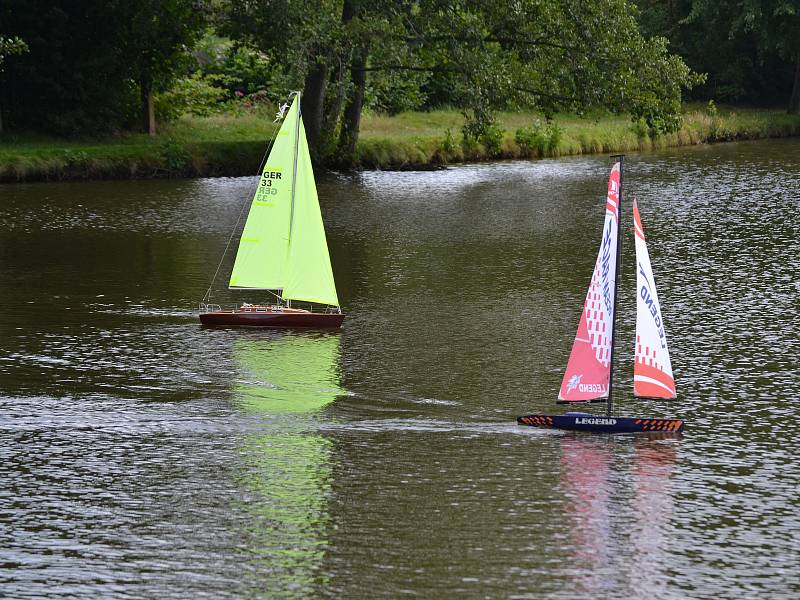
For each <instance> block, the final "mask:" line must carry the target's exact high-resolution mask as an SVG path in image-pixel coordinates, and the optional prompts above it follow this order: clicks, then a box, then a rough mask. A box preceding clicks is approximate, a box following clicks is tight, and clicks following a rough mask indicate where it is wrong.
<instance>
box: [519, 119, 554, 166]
mask: <svg viewBox="0 0 800 600" xmlns="http://www.w3.org/2000/svg"><path fill="white" fill-rule="evenodd" d="M563 137H564V130H563V129H562V128H561V127H559V126H558V124H557V123H556V122H555V121H550V122H548V123H546V124H544V125H543V124H542V122H541V121H540V120H539V119H536V120H535V121H534V122H533V124H532V125H531V126H530V127H520V128H519V129H517V132H516V134H515V135H514V141H516V142H517V145H518V146H519V147H520V150H521V151H522V154H523V156H528V157H542V156H552V155H554V154H557V153H558V145H559V144H560V143H561V140H562V138H563Z"/></svg>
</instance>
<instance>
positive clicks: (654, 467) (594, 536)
mask: <svg viewBox="0 0 800 600" xmlns="http://www.w3.org/2000/svg"><path fill="white" fill-rule="evenodd" d="M680 439H681V438H680V437H679V436H668V435H663V436H660V437H657V434H656V435H655V436H652V437H647V436H631V437H630V438H629V439H628V440H626V441H624V442H622V443H620V442H619V441H618V440H615V439H613V438H611V437H609V436H586V435H574V434H565V435H564V436H563V437H561V481H560V486H561V488H562V489H563V491H564V497H565V506H566V508H567V510H566V511H565V513H566V514H565V516H566V519H565V523H564V525H565V527H566V528H567V530H568V531H569V535H570V538H571V540H572V547H573V548H574V554H573V556H572V557H571V559H570V561H569V563H568V564H569V565H570V567H571V570H570V571H568V572H567V573H566V575H567V577H568V578H569V581H570V585H571V587H570V591H571V593H573V594H576V595H585V596H612V595H620V594H621V593H624V595H627V596H629V597H637V596H640V595H642V596H644V597H648V596H649V595H650V594H651V593H652V592H653V591H654V590H658V589H659V586H660V585H663V582H664V581H665V579H666V578H668V573H666V572H665V571H664V562H665V558H666V557H667V556H668V554H669V551H670V549H669V548H668V547H665V538H666V534H665V532H666V530H667V529H668V528H669V525H668V524H669V522H670V520H671V519H672V517H673V515H672V512H673V500H672V494H673V492H672V489H671V477H672V472H673V469H674V467H675V462H676V460H677V444H678V443H679V440H680Z"/></svg>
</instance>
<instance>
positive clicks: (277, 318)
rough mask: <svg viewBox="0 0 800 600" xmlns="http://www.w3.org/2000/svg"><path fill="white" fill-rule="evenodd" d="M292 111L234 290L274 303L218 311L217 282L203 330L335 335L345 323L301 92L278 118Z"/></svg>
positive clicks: (270, 163) (236, 267)
mask: <svg viewBox="0 0 800 600" xmlns="http://www.w3.org/2000/svg"><path fill="white" fill-rule="evenodd" d="M286 108H288V109H289V110H288V113H286V117H285V118H284V120H283V123H282V125H281V127H280V129H279V130H278V132H277V134H276V136H275V141H274V143H273V144H272V149H271V150H270V153H269V155H268V157H267V160H266V161H265V163H264V168H263V170H262V173H261V178H260V180H259V182H258V187H257V188H256V192H255V195H254V196H253V200H252V202H251V204H250V211H249V213H248V215H247V221H246V222H245V225H244V229H243V230H242V234H241V237H240V238H239V247H238V250H237V253H236V259H235V261H234V264H233V270H232V272H231V276H230V282H229V288H230V289H234V290H243V291H249V292H251V293H254V292H259V293H262V294H264V295H270V296H271V297H272V301H271V302H259V303H243V304H241V305H235V306H232V307H222V306H220V305H219V304H212V303H211V289H212V287H213V281H212V285H211V287H209V289H208V292H206V296H205V297H204V298H203V302H202V303H201V304H200V322H201V323H202V324H203V325H206V326H212V327H213V326H216V327H235V326H247V327H313V328H331V327H333V328H335V327H339V326H341V324H342V321H343V320H344V317H345V315H344V314H342V310H341V308H340V306H339V298H338V296H337V294H336V284H335V283H334V279H333V270H332V269H331V259H330V255H329V253H328V243H327V240H326V238H325V227H324V225H323V223H322V214H321V213H320V208H319V200H318V198H317V187H316V184H315V182H314V172H313V169H312V166H311V156H310V154H309V149H308V142H307V140H306V133H305V128H304V127H303V116H302V114H301V112H300V93H299V92H296V93H294V94H293V99H292V101H291V105H290V106H289V105H288V103H287V104H286V105H284V107H283V110H282V111H281V112H279V113H278V118H282V116H283V113H284V112H285V111H286ZM224 258H225V257H224V255H223V260H224ZM218 270H219V269H218ZM292 302H295V305H294V306H293V305H292ZM298 302H301V303H302V304H300V305H298V304H297V303H298Z"/></svg>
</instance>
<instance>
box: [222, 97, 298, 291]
mask: <svg viewBox="0 0 800 600" xmlns="http://www.w3.org/2000/svg"><path fill="white" fill-rule="evenodd" d="M298 110H300V106H299V102H298V100H297V97H295V100H294V102H293V103H292V107H291V108H290V109H289V113H288V114H287V115H286V118H285V119H284V121H283V125H281V128H280V131H278V134H277V135H276V136H275V142H274V144H273V145H272V150H271V151H270V153H269V156H268V157H267V161H266V163H265V164H264V170H263V171H262V173H261V179H260V181H259V182H258V189H257V190H256V193H255V195H254V196H253V202H252V204H251V205H250V212H249V214H248V215H247V221H246V222H245V225H244V229H243V230H242V236H241V239H240V240H239V251H238V252H237V253H236V261H235V262H234V264H233V271H232V272H231V280H230V284H229V285H230V287H232V288H251V289H264V290H280V289H283V286H284V285H285V283H286V255H287V250H288V248H289V221H290V219H291V210H292V171H293V168H294V156H295V146H296V145H297V144H296V139H297V127H296V123H297V116H298V115H297V111H298Z"/></svg>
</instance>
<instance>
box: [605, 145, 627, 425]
mask: <svg viewBox="0 0 800 600" xmlns="http://www.w3.org/2000/svg"><path fill="white" fill-rule="evenodd" d="M611 158H617V159H619V193H618V196H617V257H616V264H615V266H614V278H615V279H616V281H615V282H614V310H613V311H612V314H611V353H610V354H609V357H608V359H609V369H608V408H607V410H606V414H607V415H608V416H611V412H612V410H613V408H614V341H615V338H616V336H617V297H618V292H619V279H620V278H619V275H620V268H621V266H622V258H621V257H622V254H621V250H622V247H621V246H622V236H621V235H620V234H621V232H622V227H621V223H622V181H623V175H624V171H625V155H624V154H619V155H616V156H612V157H611Z"/></svg>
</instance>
